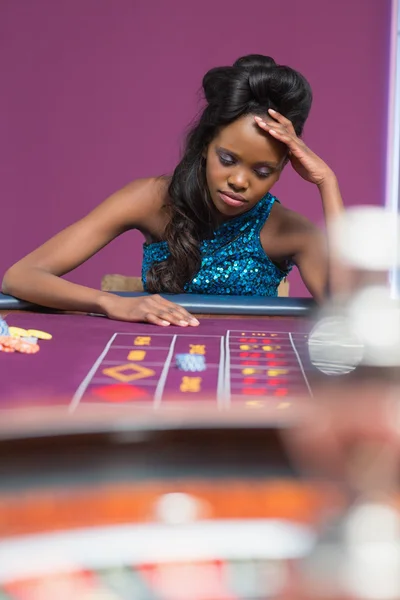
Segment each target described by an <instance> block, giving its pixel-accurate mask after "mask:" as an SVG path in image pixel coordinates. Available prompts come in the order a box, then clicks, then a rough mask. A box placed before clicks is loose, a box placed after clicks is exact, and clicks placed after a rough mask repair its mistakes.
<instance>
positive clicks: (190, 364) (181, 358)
mask: <svg viewBox="0 0 400 600" xmlns="http://www.w3.org/2000/svg"><path fill="white" fill-rule="evenodd" d="M175 359H176V366H177V367H178V369H180V370H181V371H190V372H192V373H194V372H197V371H205V370H206V361H205V358H204V356H203V355H202V354H177V355H176V356H175Z"/></svg>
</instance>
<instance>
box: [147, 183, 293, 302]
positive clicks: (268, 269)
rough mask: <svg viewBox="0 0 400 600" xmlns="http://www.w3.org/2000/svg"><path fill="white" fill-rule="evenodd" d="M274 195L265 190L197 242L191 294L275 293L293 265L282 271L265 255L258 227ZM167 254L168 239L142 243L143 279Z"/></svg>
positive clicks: (260, 294) (189, 287) (190, 284)
mask: <svg viewBox="0 0 400 600" xmlns="http://www.w3.org/2000/svg"><path fill="white" fill-rule="evenodd" d="M275 201H277V200H276V198H275V197H274V196H272V195H271V194H269V193H268V194H267V195H266V196H264V197H263V198H262V199H261V200H260V201H259V202H258V203H257V204H256V205H255V206H254V207H253V208H252V209H251V210H249V211H248V212H246V213H243V214H241V215H239V216H238V217H235V218H234V219H231V220H229V221H225V222H224V223H223V224H222V225H221V226H220V227H218V229H216V230H215V232H214V235H213V237H212V238H211V239H207V240H204V241H203V242H201V244H200V251H201V256H202V260H201V267H200V270H199V271H198V272H197V273H196V275H195V276H194V278H193V279H192V281H191V282H189V283H187V284H186V286H185V292H187V293H190V294H231V295H237V296H277V293H278V286H279V284H280V282H281V281H282V279H283V278H284V277H286V275H287V274H288V273H289V271H290V270H291V268H292V265H291V264H289V265H288V268H287V270H286V271H282V270H281V269H279V268H278V267H277V266H275V265H274V263H273V262H272V261H271V260H270V259H269V258H268V256H267V255H266V253H265V251H264V249H263V247H262V245H261V241H260V231H261V229H262V227H263V225H264V223H265V221H266V220H267V219H268V217H269V214H270V212H271V208H272V206H273V204H274V202H275ZM168 256H169V249H168V244H167V242H165V241H163V242H154V243H152V244H144V245H143V263H142V282H143V287H144V289H145V290H146V273H147V272H148V270H149V269H150V267H151V266H152V264H153V263H154V262H161V261H163V260H165V259H166V258H167V257H168Z"/></svg>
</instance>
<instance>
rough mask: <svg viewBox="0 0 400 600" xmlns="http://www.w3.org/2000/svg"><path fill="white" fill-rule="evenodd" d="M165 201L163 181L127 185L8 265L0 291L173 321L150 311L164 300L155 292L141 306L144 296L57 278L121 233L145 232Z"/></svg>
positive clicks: (125, 316)
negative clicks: (124, 295) (131, 296)
mask: <svg viewBox="0 0 400 600" xmlns="http://www.w3.org/2000/svg"><path fill="white" fill-rule="evenodd" d="M164 199H165V183H164V182H163V181H162V180H156V179H143V180H137V181H135V182H133V183H131V184H129V185H128V186H126V187H125V188H123V189H122V190H120V191H118V192H116V193H115V194H113V195H112V196H110V197H109V198H107V199H106V200H105V201H104V202H103V203H102V204H100V205H99V206H98V207H96V208H95V209H94V210H93V211H92V212H90V213H89V214H88V215H87V216H85V217H84V218H83V219H81V220H80V221H78V222H76V223H74V224H73V225H70V226H69V227H67V228H66V229H64V230H63V231H61V232H60V233H58V234H57V235H55V236H54V237H53V238H51V239H50V240H49V241H47V242H46V243H45V244H43V245H42V246H40V247H39V248H37V249H36V250H35V251H33V252H32V253H30V254H28V255H27V256H25V257H24V258H23V259H22V260H20V261H19V262H17V263H16V264H15V265H13V266H12V267H11V268H10V269H9V270H8V271H7V272H6V274H5V276H4V279H3V283H2V291H3V292H4V293H7V294H11V295H13V296H16V297H17V298H21V299H23V300H27V301H29V302H33V303H35V304H40V305H42V306H47V307H49V308H56V309H61V310H77V311H83V312H99V313H104V314H107V315H108V316H110V317H111V318H115V319H121V320H132V321H138V320H145V321H146V320H147V321H149V322H153V323H156V324H158V325H161V324H164V325H165V324H168V325H169V323H170V322H175V323H176V324H178V323H177V319H176V318H175V319H172V320H171V319H170V318H169V316H168V315H167V314H165V310H162V309H161V308H159V307H156V310H153V309H154V306H153V304H154V302H156V303H162V304H163V305H164V303H167V301H166V300H163V299H162V298H160V297H156V296H154V298H155V299H156V300H155V301H154V300H153V301H151V300H148V301H147V304H146V303H145V304H144V305H143V302H144V301H143V300H142V301H141V304H140V302H139V300H138V299H126V298H117V297H116V296H114V295H113V294H109V293H106V292H101V291H99V290H95V289H92V288H88V287H85V286H82V285H78V284H75V283H71V282H69V281H66V280H64V279H61V276H62V275H65V274H66V273H69V272H70V271H72V270H73V269H75V268H76V267H78V266H79V265H81V264H82V263H83V262H85V261H86V260H88V259H89V258H90V257H91V256H93V255H94V254H96V252H98V251H99V250H100V249H101V248H103V247H104V246H106V245H107V244H108V243H109V242H110V241H112V240H113V239H114V238H116V237H117V236H119V235H120V234H121V233H123V232H124V231H127V230H129V229H133V228H138V229H143V230H148V228H149V223H150V220H151V219H154V215H157V214H160V207H161V206H162V204H163V202H164ZM152 302H153V304H152ZM138 303H139V304H138ZM167 304H168V305H171V306H175V305H172V303H169V302H168V303H167ZM139 305H140V306H139ZM142 305H143V306H142ZM178 308H179V309H180V307H178ZM139 309H140V310H139ZM170 310H171V308H170ZM178 312H179V315H180V318H186V316H185V317H184V315H188V313H187V312H186V311H184V309H180V310H179V311H178ZM164 319H165V322H161V321H163V320H164ZM167 320H168V322H167Z"/></svg>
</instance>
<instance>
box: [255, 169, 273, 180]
mask: <svg viewBox="0 0 400 600" xmlns="http://www.w3.org/2000/svg"><path fill="white" fill-rule="evenodd" d="M255 173H256V175H257V176H258V177H261V179H266V178H267V177H269V176H270V175H271V171H255Z"/></svg>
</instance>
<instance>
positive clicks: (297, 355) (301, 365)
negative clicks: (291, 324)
mask: <svg viewBox="0 0 400 600" xmlns="http://www.w3.org/2000/svg"><path fill="white" fill-rule="evenodd" d="M288 335H289V339H290V343H291V344H292V348H293V350H294V353H295V354H296V357H297V360H298V363H299V366H300V369H301V372H302V374H303V377H304V381H305V383H306V386H307V388H308V391H309V392H310V396H311V398H313V397H314V394H313V393H312V389H311V387H310V384H309V383H308V379H307V377H306V373H305V371H304V367H303V363H302V361H301V358H300V355H299V353H298V351H297V348H296V346H295V345H294V341H293V337H292V334H291V333H290V332H289V333H288Z"/></svg>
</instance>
